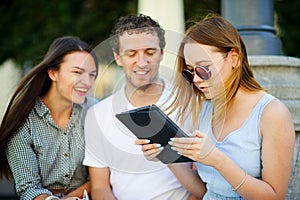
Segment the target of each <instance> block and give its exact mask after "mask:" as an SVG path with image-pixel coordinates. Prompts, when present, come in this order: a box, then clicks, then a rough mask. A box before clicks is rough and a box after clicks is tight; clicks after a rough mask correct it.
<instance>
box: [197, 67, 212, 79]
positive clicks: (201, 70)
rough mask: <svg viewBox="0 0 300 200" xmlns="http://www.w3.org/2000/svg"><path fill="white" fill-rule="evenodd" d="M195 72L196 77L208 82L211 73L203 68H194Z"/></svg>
mask: <svg viewBox="0 0 300 200" xmlns="http://www.w3.org/2000/svg"><path fill="white" fill-rule="evenodd" d="M195 71H196V73H197V75H198V76H199V77H200V78H202V79H203V80H208V79H209V78H210V77H211V72H210V71H208V70H207V69H205V68H204V67H196V68H195Z"/></svg>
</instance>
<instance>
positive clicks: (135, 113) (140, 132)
mask: <svg viewBox="0 0 300 200" xmlns="http://www.w3.org/2000/svg"><path fill="white" fill-rule="evenodd" d="M116 117H117V118H118V119H119V120H120V121H121V122H122V123H123V124H124V125H125V126H126V127H127V128H128V129H129V130H130V131H131V132H132V133H133V134H134V135H135V136H136V137H137V138H139V139H149V140H150V142H151V143H159V144H161V145H162V146H163V147H164V149H163V150H162V152H161V153H160V154H159V155H158V156H157V158H158V159H159V160H160V161H162V162H163V163H165V164H168V163H176V162H193V160H191V159H189V158H187V157H185V156H182V155H179V154H178V153H177V152H176V151H173V150H172V149H171V146H170V145H169V144H168V141H170V138H173V137H188V135H187V134H186V133H184V131H183V130H182V129H181V128H180V127H178V126H177V124H176V123H175V122H173V121H172V120H171V119H170V118H169V117H168V116H167V115H166V114H165V113H164V112H163V111H162V110H161V109H160V108H159V107H157V106H156V105H155V104H152V105H148V106H145V107H141V108H137V109H134V110H129V111H126V112H122V113H119V114H116Z"/></svg>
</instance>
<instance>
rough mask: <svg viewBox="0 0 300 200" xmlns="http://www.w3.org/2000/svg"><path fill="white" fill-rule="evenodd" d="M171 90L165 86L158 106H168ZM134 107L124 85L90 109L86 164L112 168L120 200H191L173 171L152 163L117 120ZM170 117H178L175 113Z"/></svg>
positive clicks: (86, 130) (134, 138) (112, 175)
mask: <svg viewBox="0 0 300 200" xmlns="http://www.w3.org/2000/svg"><path fill="white" fill-rule="evenodd" d="M170 91H171V88H170V87H169V85H167V84H165V89H164V91H163V93H162V96H161V97H160V99H159V101H158V102H157V103H156V105H158V106H159V105H161V104H162V103H164V102H165V100H167V98H168V97H169V95H170V94H171V93H170ZM133 108H134V107H133V106H132V105H130V104H129V102H128V100H127V98H126V95H125V87H124V86H123V87H122V88H121V89H120V90H119V91H117V92H116V93H115V94H114V95H112V96H110V97H107V98H106V99H104V100H102V101H100V102H99V103H97V104H96V105H94V106H93V107H92V108H90V109H89V110H88V113H87V115H86V120H85V137H86V149H85V159H84V161H83V164H84V165H86V166H92V167H99V168H104V167H109V168H110V183H111V186H112V190H113V193H114V195H115V196H116V198H117V199H118V200H122V199H124V200H129V199H130V200H134V199H137V200H140V199H161V200H166V199H187V198H188V196H189V193H188V192H187V191H186V190H185V189H184V188H183V187H182V185H181V184H180V183H179V182H178V180H177V178H176V177H175V176H174V174H173V173H172V172H171V171H170V170H169V168H168V167H167V166H166V165H164V164H163V163H161V162H153V161H148V160H147V159H146V158H145V157H144V155H143V152H142V151H141V147H140V146H139V145H135V143H134V141H135V140H136V139H137V138H136V137H135V136H134V135H133V134H132V133H131V132H130V131H129V130H128V129H127V128H126V127H125V126H124V125H123V124H122V123H121V122H120V121H119V120H118V119H117V118H116V117H115V114H117V113H120V112H122V111H125V110H129V109H133ZM169 117H171V118H174V114H173V115H171V116H169Z"/></svg>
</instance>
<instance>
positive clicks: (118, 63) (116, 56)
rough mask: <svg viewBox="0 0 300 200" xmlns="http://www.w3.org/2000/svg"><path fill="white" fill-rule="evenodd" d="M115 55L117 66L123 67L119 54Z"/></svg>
mask: <svg viewBox="0 0 300 200" xmlns="http://www.w3.org/2000/svg"><path fill="white" fill-rule="evenodd" d="M113 53H114V58H115V61H116V63H117V65H119V66H122V63H121V56H120V55H119V54H117V53H116V52H113Z"/></svg>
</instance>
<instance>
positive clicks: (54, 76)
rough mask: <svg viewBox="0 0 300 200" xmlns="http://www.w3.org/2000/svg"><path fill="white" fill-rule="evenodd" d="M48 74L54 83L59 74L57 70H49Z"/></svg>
mask: <svg viewBox="0 0 300 200" xmlns="http://www.w3.org/2000/svg"><path fill="white" fill-rule="evenodd" d="M47 72H48V76H49V78H50V79H51V80H52V81H56V73H57V70H54V69H48V70H47Z"/></svg>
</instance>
